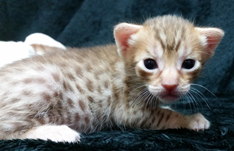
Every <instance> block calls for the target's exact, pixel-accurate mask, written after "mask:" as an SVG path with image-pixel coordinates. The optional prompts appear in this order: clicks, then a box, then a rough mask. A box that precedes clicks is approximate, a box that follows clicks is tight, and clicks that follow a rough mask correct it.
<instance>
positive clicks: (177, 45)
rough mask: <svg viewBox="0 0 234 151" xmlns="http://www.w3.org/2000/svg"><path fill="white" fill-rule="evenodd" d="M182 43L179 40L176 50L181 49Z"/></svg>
mask: <svg viewBox="0 0 234 151" xmlns="http://www.w3.org/2000/svg"><path fill="white" fill-rule="evenodd" d="M180 44H181V41H180V40H179V41H178V44H177V45H176V48H175V50H176V51H178V50H179V47H180Z"/></svg>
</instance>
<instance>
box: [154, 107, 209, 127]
mask: <svg viewBox="0 0 234 151" xmlns="http://www.w3.org/2000/svg"><path fill="white" fill-rule="evenodd" d="M154 114H155V115H154V116H156V118H157V120H156V118H155V121H154V123H152V125H151V128H153V129H176V128H187V129H191V130H195V131H199V130H204V129H208V128H209V127H210V122H209V121H208V120H207V119H206V118H205V117H204V116H203V115H202V114H200V113H197V114H193V115H183V114H180V113H178V112H175V111H172V110H169V109H163V108H158V109H157V111H156V112H154Z"/></svg>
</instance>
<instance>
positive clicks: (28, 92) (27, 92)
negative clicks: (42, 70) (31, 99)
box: [23, 90, 32, 95]
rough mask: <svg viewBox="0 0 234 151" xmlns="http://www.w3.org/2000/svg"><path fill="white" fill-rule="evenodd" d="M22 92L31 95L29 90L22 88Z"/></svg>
mask: <svg viewBox="0 0 234 151" xmlns="http://www.w3.org/2000/svg"><path fill="white" fill-rule="evenodd" d="M23 94H24V95H31V94H32V93H31V92H30V91H27V90H24V91H23Z"/></svg>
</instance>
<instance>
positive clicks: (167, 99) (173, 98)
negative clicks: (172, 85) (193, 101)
mask: <svg viewBox="0 0 234 151" xmlns="http://www.w3.org/2000/svg"><path fill="white" fill-rule="evenodd" d="M179 98H180V96H179V95H173V94H167V95H163V96H160V97H159V100H160V101H161V102H163V103H166V104H171V103H174V102H175V101H177V100H178V99H179Z"/></svg>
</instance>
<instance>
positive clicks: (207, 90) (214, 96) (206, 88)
mask: <svg viewBox="0 0 234 151" xmlns="http://www.w3.org/2000/svg"><path fill="white" fill-rule="evenodd" d="M191 85H193V86H199V87H201V88H203V89H205V90H206V91H208V92H209V93H210V94H212V95H213V96H214V97H216V95H215V94H214V93H213V92H211V91H210V90H209V89H207V88H206V87H204V86H202V85H200V84H194V83H192V84H191ZM216 98H217V97H216Z"/></svg>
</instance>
